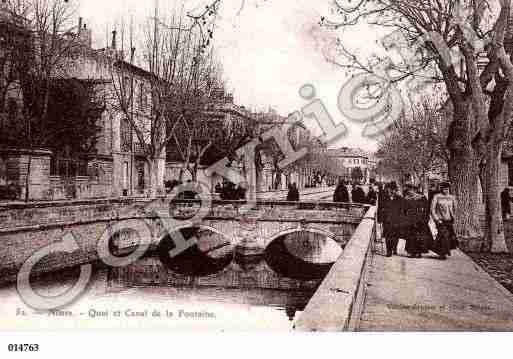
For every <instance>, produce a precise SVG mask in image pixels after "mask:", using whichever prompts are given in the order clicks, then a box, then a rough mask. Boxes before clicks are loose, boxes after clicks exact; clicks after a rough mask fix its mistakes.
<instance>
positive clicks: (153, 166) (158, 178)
mask: <svg viewBox="0 0 513 359" xmlns="http://www.w3.org/2000/svg"><path fill="white" fill-rule="evenodd" d="M160 162H161V159H160V158H158V156H157V158H154V157H153V158H149V159H148V160H147V163H148V172H149V173H148V174H149V176H148V177H149V179H150V180H149V183H148V197H149V198H152V199H153V198H156V197H157V195H158V190H159V189H161V188H162V184H163V183H164V182H163V180H164V178H163V176H162V168H161V163H160Z"/></svg>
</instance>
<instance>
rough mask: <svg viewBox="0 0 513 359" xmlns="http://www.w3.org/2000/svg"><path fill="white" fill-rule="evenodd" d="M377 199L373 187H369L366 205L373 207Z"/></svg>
mask: <svg viewBox="0 0 513 359" xmlns="http://www.w3.org/2000/svg"><path fill="white" fill-rule="evenodd" d="M377 199H378V195H377V193H376V191H375V190H374V187H373V186H372V185H370V186H369V192H368V193H367V203H368V204H370V205H372V206H375V205H376V201H377Z"/></svg>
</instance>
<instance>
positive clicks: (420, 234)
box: [405, 223, 433, 254]
mask: <svg viewBox="0 0 513 359" xmlns="http://www.w3.org/2000/svg"><path fill="white" fill-rule="evenodd" d="M407 233H408V234H407V238H405V239H406V247H405V250H406V252H408V253H410V254H416V253H428V252H429V249H430V248H432V247H433V236H432V235H431V230H430V229H429V226H428V224H427V223H419V224H416V225H414V226H412V227H410V228H409V229H408V232H407Z"/></svg>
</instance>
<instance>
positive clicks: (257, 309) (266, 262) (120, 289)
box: [0, 228, 340, 330]
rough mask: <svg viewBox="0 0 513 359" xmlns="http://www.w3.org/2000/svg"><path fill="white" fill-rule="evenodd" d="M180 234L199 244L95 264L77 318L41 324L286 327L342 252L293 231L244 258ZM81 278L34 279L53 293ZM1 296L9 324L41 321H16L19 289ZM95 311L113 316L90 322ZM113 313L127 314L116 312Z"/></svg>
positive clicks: (166, 245) (210, 235) (223, 244)
mask: <svg viewBox="0 0 513 359" xmlns="http://www.w3.org/2000/svg"><path fill="white" fill-rule="evenodd" d="M182 234H184V236H185V237H186V238H190V237H191V236H193V235H196V236H197V237H198V240H199V241H198V243H197V245H195V246H194V247H192V248H189V249H188V250H187V251H186V252H184V253H182V254H181V255H180V256H178V257H175V258H173V259H171V258H169V256H167V257H166V256H165V255H163V252H166V251H167V252H169V250H170V249H172V246H173V244H172V243H170V241H164V242H163V244H162V245H161V246H160V247H159V249H158V250H156V251H154V252H151V253H149V254H148V255H147V256H146V257H144V258H142V259H140V260H139V261H137V262H136V263H134V264H131V265H129V266H126V267H120V268H110V267H107V266H105V265H103V264H101V263H93V268H94V275H93V278H92V281H91V282H90V285H89V286H88V289H87V291H86V292H85V294H84V296H82V297H81V298H80V299H79V300H77V301H76V302H74V303H72V304H71V305H69V306H68V307H67V308H62V309H65V310H70V311H71V312H72V313H73V316H72V317H69V318H59V320H55V319H52V317H51V316H46V315H43V316H41V317H38V321H37V325H38V326H39V327H40V328H48V329H62V328H92V329H93V328H134V329H142V328H151V329H166V330H184V329H185V330H252V329H259V330H289V329H291V328H292V326H293V322H294V320H296V319H297V318H298V315H299V314H300V313H301V312H302V311H303V310H304V308H305V306H306V304H307V303H308V301H309V299H310V298H311V296H312V295H313V293H314V292H315V290H316V289H317V287H318V286H319V284H320V282H321V281H322V278H323V277H324V276H325V274H326V273H327V271H328V270H329V268H330V266H331V263H330V262H329V261H330V260H334V259H336V252H337V251H336V250H335V249H334V247H333V246H332V245H331V244H330V242H329V241H328V240H327V239H326V238H323V237H322V236H321V237H319V236H318V235H314V234H312V235H309V236H307V237H301V236H299V237H298V236H297V234H296V235H294V234H290V235H286V236H284V237H281V238H279V239H277V240H275V241H274V242H273V243H271V245H270V246H269V248H268V249H267V250H266V252H265V255H261V256H252V257H243V256H238V255H235V254H234V251H233V247H232V245H231V243H228V242H227V240H226V238H225V237H224V236H222V235H220V234H218V233H214V232H212V231H210V232H209V231H208V230H206V229H204V228H191V229H187V230H182ZM298 238H300V239H301V238H302V239H304V240H306V241H307V242H308V245H306V244H305V246H302V247H300V246H298V245H297V243H295V242H294V241H298ZM305 238H306V239H305ZM291 241H292V242H291ZM305 243H306V242H305ZM339 251H340V249H339ZM328 253H331V254H330V255H328ZM337 253H338V252H337ZM330 256H331V257H330ZM309 261H310V262H309ZM79 273H80V269H79V267H75V268H71V269H66V270H62V271H60V272H53V273H47V274H45V275H43V276H41V277H38V278H33V279H32V283H33V284H34V286H35V287H36V291H37V292H38V293H40V294H42V295H47V296H51V295H56V294H58V293H62V292H64V291H65V290H67V289H68V288H70V287H71V286H73V284H74V283H75V281H76V280H77V278H78V276H79ZM0 299H1V300H2V303H3V304H2V307H1V308H0V316H1V317H2V318H7V319H8V320H7V319H6V321H5V323H11V324H12V323H15V327H14V328H28V329H30V328H29V327H28V325H30V323H36V322H35V321H26V320H25V321H23V318H21V317H16V315H15V313H16V308H18V307H19V308H25V306H24V304H23V303H22V302H21V300H20V298H19V297H18V296H17V295H16V290H15V288H14V286H13V287H11V288H8V289H7V290H6V291H0ZM91 310H93V312H95V311H99V312H109V313H110V314H109V316H108V318H105V319H98V318H95V319H94V320H92V319H91V318H89V316H88V313H90V311H91ZM115 310H118V311H121V313H122V315H121V316H119V317H116V316H114V315H112V313H113V312H114V311H115ZM153 310H157V311H160V313H163V315H162V318H158V317H151V316H150V317H147V318H144V319H137V320H135V319H132V318H130V317H127V316H126V315H125V314H123V313H126V312H141V313H142V312H145V311H148V312H152V311H153ZM185 312H190V313H207V312H208V313H211V314H212V315H211V316H210V315H209V316H208V317H202V318H201V320H200V319H195V320H193V319H190V318H187V317H185V316H184V317H181V314H180V313H185ZM13 313H14V314H13ZM169 313H171V314H173V313H174V314H173V315H174V316H169ZM170 318H171V319H172V320H171V319H170ZM1 327H2V325H0V328H1Z"/></svg>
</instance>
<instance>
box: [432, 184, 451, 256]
mask: <svg viewBox="0 0 513 359" xmlns="http://www.w3.org/2000/svg"><path fill="white" fill-rule="evenodd" d="M440 188H441V190H442V192H441V193H438V194H436V195H435V196H434V197H433V202H432V203H431V216H432V217H433V220H434V221H435V223H436V227H437V230H438V235H437V239H436V241H435V243H436V245H435V246H434V248H432V250H433V251H434V252H435V253H437V254H438V255H439V257H440V259H446V256H447V255H450V254H451V249H454V248H456V246H457V243H458V242H457V239H456V233H455V232H454V215H455V212H456V198H455V197H454V196H453V195H451V193H450V185H449V183H442V184H441V186H440Z"/></svg>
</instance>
